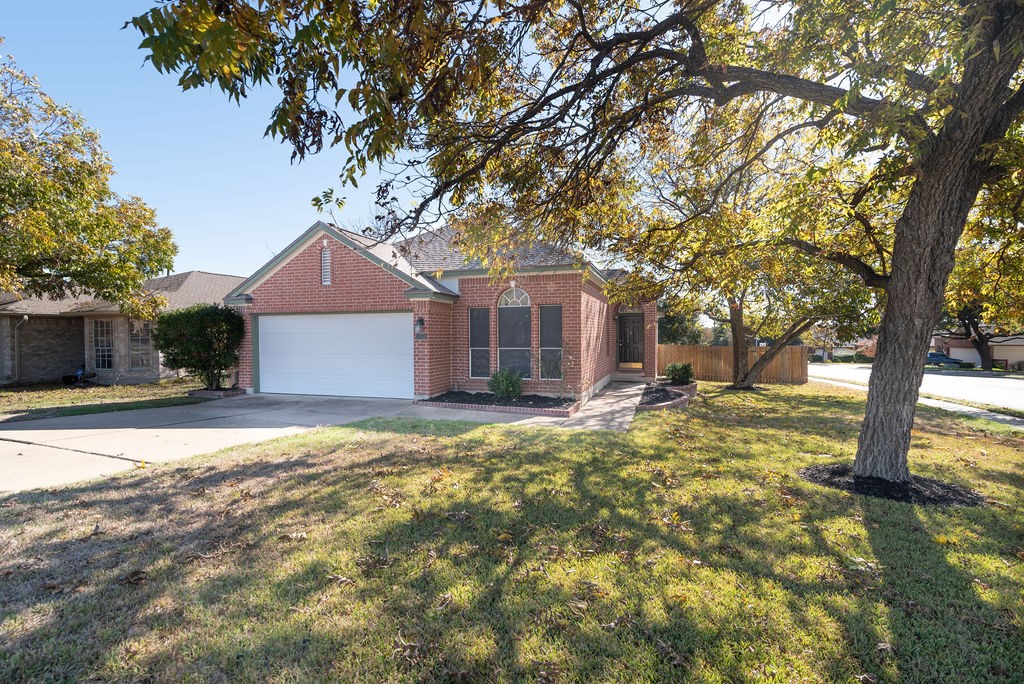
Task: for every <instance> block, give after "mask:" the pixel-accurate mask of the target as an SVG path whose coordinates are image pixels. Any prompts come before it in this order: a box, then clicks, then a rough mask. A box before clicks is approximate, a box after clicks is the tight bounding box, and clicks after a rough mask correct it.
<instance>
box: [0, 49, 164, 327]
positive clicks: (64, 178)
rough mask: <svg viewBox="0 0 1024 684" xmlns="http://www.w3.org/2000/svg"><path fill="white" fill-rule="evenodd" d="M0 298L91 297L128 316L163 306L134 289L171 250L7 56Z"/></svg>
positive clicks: (0, 153) (0, 113)
mask: <svg viewBox="0 0 1024 684" xmlns="http://www.w3.org/2000/svg"><path fill="white" fill-rule="evenodd" d="M0 90H2V93H3V94H2V97H0V291H5V292H20V293H25V294H28V295H50V296H53V297H62V296H65V295H73V294H78V293H83V292H85V293H91V294H93V295H95V296H97V297H100V298H102V299H105V300H107V301H110V302H114V303H117V304H119V305H120V306H121V308H122V309H123V310H124V311H125V312H126V313H129V314H131V315H135V316H140V317H146V318H148V317H151V316H152V315H154V314H155V312H156V310H157V308H158V307H159V305H160V304H162V301H161V300H159V299H157V298H154V297H153V296H151V295H149V294H148V293H146V292H143V291H142V282H143V281H144V280H146V279H147V278H152V277H154V276H157V275H159V274H160V272H161V271H164V270H166V269H169V268H171V266H172V265H173V259H174V255H175V253H176V252H177V248H176V247H175V245H174V242H173V240H172V238H171V232H170V231H169V230H168V229H167V228H161V227H159V226H158V225H157V222H156V216H155V214H154V212H153V210H152V209H151V208H149V207H148V206H146V205H145V204H144V203H143V202H142V200H140V199H139V198H137V197H130V198H121V197H118V196H117V195H116V194H114V192H113V191H111V189H110V185H109V181H110V177H111V175H112V174H113V169H112V167H111V165H110V161H109V159H108V158H107V156H106V155H105V154H104V152H103V150H102V148H101V147H100V143H99V134H98V133H96V131H94V130H92V129H90V128H88V127H87V126H86V124H85V121H84V120H83V119H82V117H81V116H80V115H79V114H76V113H75V112H73V111H71V110H70V109H69V108H67V107H65V106H62V105H58V104H57V103H56V102H54V101H53V100H52V99H51V98H50V97H48V96H47V95H46V94H45V93H44V92H43V91H42V90H41V89H40V88H39V84H38V83H37V82H36V81H35V80H34V79H32V78H30V77H28V76H27V75H25V74H24V73H23V72H22V71H20V70H19V69H18V67H17V65H16V64H15V63H14V61H13V60H12V59H11V58H10V57H7V58H4V59H2V60H0Z"/></svg>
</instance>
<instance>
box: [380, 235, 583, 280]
mask: <svg viewBox="0 0 1024 684" xmlns="http://www.w3.org/2000/svg"><path fill="white" fill-rule="evenodd" d="M454 240H455V231H453V230H452V229H451V228H449V227H447V226H445V227H443V228H440V229H437V230H426V231H423V232H422V233H420V234H419V235H414V236H413V237H410V238H406V239H405V240H401V241H399V242H396V243H395V247H396V248H397V249H398V251H399V252H400V253H401V254H403V255H404V256H405V257H406V258H407V259H408V260H409V262H410V263H412V265H413V266H414V267H415V268H416V270H418V271H419V272H421V273H436V272H438V271H442V272H457V271H481V270H485V268H486V267H485V266H483V264H481V263H480V261H479V260H477V259H470V258H469V257H468V256H466V255H465V254H463V253H462V252H460V251H459V250H458V248H456V247H455V246H454V245H453V244H452V243H453V242H454ZM508 256H509V257H510V258H511V259H512V260H513V261H514V262H515V264H516V268H517V269H518V270H528V269H534V268H551V267H565V268H573V267H576V266H578V265H579V260H578V259H577V258H576V256H575V255H574V254H572V253H571V252H569V251H568V250H565V249H562V248H561V247H558V246H555V245H548V244H543V243H535V244H534V245H532V246H530V247H522V248H519V249H516V250H513V251H512V252H510V253H509V254H508Z"/></svg>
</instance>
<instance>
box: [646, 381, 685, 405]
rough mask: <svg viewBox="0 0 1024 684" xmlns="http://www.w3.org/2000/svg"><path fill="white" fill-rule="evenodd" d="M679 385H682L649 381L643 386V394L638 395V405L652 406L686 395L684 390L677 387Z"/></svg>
mask: <svg viewBox="0 0 1024 684" xmlns="http://www.w3.org/2000/svg"><path fill="white" fill-rule="evenodd" d="M679 387H682V385H673V384H671V383H668V382H649V383H647V386H646V387H644V393H643V396H641V397H640V405H641V406H653V405H656V404H665V403H668V402H670V401H675V400H676V399H679V398H680V397H685V396H687V394H686V392H684V391H683V390H681V389H679Z"/></svg>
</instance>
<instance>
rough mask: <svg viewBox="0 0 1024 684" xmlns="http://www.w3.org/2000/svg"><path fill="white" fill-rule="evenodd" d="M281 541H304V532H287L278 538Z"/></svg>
mask: <svg viewBox="0 0 1024 684" xmlns="http://www.w3.org/2000/svg"><path fill="white" fill-rule="evenodd" d="M278 539H280V540H281V541H305V539H306V533H305V532H288V533H286V534H282V535H280V536H279V537H278Z"/></svg>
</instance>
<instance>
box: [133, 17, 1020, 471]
mask: <svg viewBox="0 0 1024 684" xmlns="http://www.w3.org/2000/svg"><path fill="white" fill-rule="evenodd" d="M133 23H134V25H135V26H136V27H137V28H138V29H139V30H140V31H141V32H142V33H143V34H144V40H143V47H144V48H145V49H147V50H148V51H149V56H150V57H151V59H152V61H153V64H154V65H155V66H156V67H157V68H158V69H161V70H165V71H175V72H178V73H180V75H181V84H182V85H183V87H186V88H191V87H198V86H201V85H205V84H210V83H214V84H216V85H217V86H219V87H220V88H222V89H224V90H225V91H226V92H227V93H228V94H229V95H230V96H232V97H236V98H239V97H241V96H244V95H245V94H246V93H247V92H248V90H249V89H250V88H252V87H253V86H254V85H257V84H261V83H269V82H274V83H276V85H277V86H278V87H279V88H280V90H281V94H282V100H281V103H280V104H279V106H278V107H277V108H276V109H275V111H274V113H273V116H272V119H271V123H270V125H269V127H268V132H269V133H271V134H273V135H276V136H280V137H281V138H283V139H285V140H287V141H289V142H290V143H291V144H292V146H293V147H294V150H295V154H296V155H297V156H298V157H299V158H301V157H302V156H304V155H306V154H309V153H314V152H317V151H319V150H320V149H322V148H323V147H324V146H325V145H326V146H330V145H344V146H345V148H346V149H347V150H348V152H349V155H350V156H349V159H348V161H347V163H346V164H345V166H344V168H343V170H342V180H343V182H354V181H355V180H356V178H357V176H358V175H359V174H360V173H361V172H362V171H364V170H365V169H366V168H367V167H369V166H373V165H382V164H383V165H388V166H390V167H391V171H392V174H393V175H392V176H391V178H392V179H393V180H392V181H390V182H385V183H384V184H382V186H381V187H380V188H379V190H378V199H379V203H380V205H381V207H382V212H381V213H382V215H383V216H384V217H385V218H386V219H387V220H386V221H385V222H384V225H386V226H388V231H389V232H390V231H394V230H399V229H402V228H403V227H408V226H410V225H416V224H417V223H422V222H423V221H424V219H427V220H429V219H430V218H431V217H432V216H433V215H436V214H445V213H447V212H448V211H452V210H454V211H456V212H464V213H466V214H469V215H471V216H474V217H482V218H483V219H484V220H476V221H472V222H468V223H466V224H465V225H466V226H467V227H468V228H467V230H466V231H465V233H466V235H465V236H464V237H465V238H466V241H467V243H468V244H470V245H474V246H475V249H476V250H477V251H479V252H480V253H482V254H486V253H488V252H491V253H495V255H496V256H497V255H498V254H500V253H501V252H502V251H504V250H507V248H508V247H510V246H515V245H516V244H517V243H520V242H525V241H530V240H532V239H534V238H536V237H541V238H544V239H546V240H548V241H552V242H561V243H563V244H572V245H574V246H582V247H596V246H600V245H602V244H603V243H604V242H606V241H608V240H611V239H612V236H615V235H617V234H619V233H620V232H622V231H624V230H627V229H628V228H629V226H630V225H631V224H632V223H633V222H634V221H635V217H636V216H637V212H638V208H639V209H641V210H642V209H643V208H644V207H643V206H642V204H643V202H644V201H645V200H644V199H643V198H642V196H641V197H640V198H638V197H637V191H638V189H641V190H642V189H643V188H642V184H643V179H642V178H639V177H638V175H637V171H636V170H637V169H638V168H640V169H641V174H642V173H644V171H643V169H644V168H645V167H646V166H649V165H651V164H652V163H656V160H657V158H658V157H659V156H660V155H661V154H662V152H663V150H664V149H665V147H666V144H668V143H678V142H679V141H682V142H683V143H685V144H686V147H685V150H684V155H685V156H687V157H689V158H690V159H691V160H692V163H691V164H690V165H689V166H690V167H692V168H694V169H698V168H699V166H700V162H702V161H703V162H705V163H711V162H714V161H715V160H718V159H725V160H727V161H728V162H729V163H730V164H731V165H732V167H733V168H735V169H739V170H742V169H744V168H747V167H750V166H752V165H757V164H759V163H761V159H762V157H763V155H764V154H765V151H766V150H772V149H776V148H777V147H779V146H786V147H788V149H789V150H791V151H792V153H793V157H794V159H797V160H799V161H800V162H801V163H802V164H803V166H804V170H803V173H802V174H801V175H799V176H796V175H793V173H792V170H791V168H790V167H789V166H788V165H787V167H786V169H785V172H784V173H782V174H780V176H779V184H778V185H777V193H776V194H775V198H776V201H775V202H774V207H773V208H772V209H771V210H770V211H771V213H773V214H776V215H778V216H779V217H782V218H785V219H786V220H785V221H784V222H783V223H782V224H781V225H780V226H777V228H779V227H786V228H787V229H789V228H791V229H792V230H793V231H796V234H792V235H788V236H784V237H785V238H786V239H787V240H788V243H787V244H789V245H790V246H792V247H793V248H794V249H799V250H801V251H803V252H804V253H806V254H808V255H809V256H813V257H815V258H818V259H822V260H825V261H828V262H831V263H834V264H837V265H839V266H842V267H843V268H845V269H848V270H849V271H851V272H852V273H854V274H856V275H857V277H859V278H860V279H861V280H862V282H864V283H865V284H866V285H868V286H870V287H874V288H878V289H883V290H884V291H885V295H884V305H885V310H884V313H883V316H882V321H881V325H880V327H879V354H878V357H877V360H876V363H875V367H874V372H873V374H872V379H871V388H870V390H869V395H868V404H867V409H866V413H865V421H864V427H863V430H862V432H861V437H860V445H859V449H858V454H857V458H856V461H855V464H854V469H855V472H856V474H858V475H871V476H877V477H883V478H886V479H890V480H897V481H906V480H908V479H909V477H910V472H909V468H908V466H907V458H906V457H907V452H908V450H909V444H910V435H911V427H912V424H913V416H914V407H915V405H916V400H917V393H918V391H917V388H918V386H919V385H920V379H921V375H922V373H923V369H922V367H921V362H920V360H921V358H923V357H924V352H925V351H926V349H927V347H928V344H929V339H930V336H931V333H932V331H933V329H934V326H935V324H936V322H937V320H938V317H939V315H940V312H941V309H942V306H943V298H944V292H945V288H946V282H947V279H948V277H949V273H950V271H951V269H952V267H953V263H954V250H955V248H956V245H957V242H958V240H959V238H960V235H961V233H962V232H963V229H964V226H965V224H966V222H967V219H968V217H969V215H970V214H971V213H972V211H974V210H975V209H976V208H981V207H984V206H986V202H985V198H986V197H988V196H992V197H994V198H995V197H998V196H999V193H998V192H996V191H995V189H996V188H998V187H1000V186H1003V187H1004V188H1008V194H1009V195H1012V186H1014V185H1017V186H1019V182H1017V178H1016V177H1015V176H1014V174H1013V173H1012V172H1010V171H1009V170H1012V169H1018V168H1020V167H1021V166H1022V165H1024V164H1022V163H1021V162H1022V159H1021V157H1022V155H1021V152H1022V150H1024V144H1021V142H1020V141H1021V139H1022V136H1021V123H1022V120H1021V115H1022V113H1024V89H1022V88H1021V63H1022V59H1024V6H1019V5H1018V3H1017V2H1016V0H978V1H975V2H940V3H934V2H928V3H925V2H921V1H920V0H886V1H885V2H875V1H873V0H872V1H869V0H859V1H856V0H855V1H853V2H850V1H847V0H792V1H791V2H783V3H780V2H775V1H772V0H766V1H764V2H757V1H755V2H741V1H738V0H672V1H669V0H665V1H660V0H649V1H647V2H633V1H632V0H630V1H628V2H627V1H615V0H612V1H604V0H602V1H598V0H550V1H545V0H538V1H536V2H530V3H524V4H517V3H512V2H507V1H505V0H496V1H494V2H489V1H488V0H461V1H460V0H456V1H454V2H431V1H427V0H417V1H413V2H407V1H405V0H403V1H401V2H398V1H397V0H396V1H390V0H385V1H380V0H352V1H351V2H347V3H344V4H337V5H331V6H330V7H325V6H321V5H319V4H316V3H313V4H310V3H306V2H300V1H299V0H266V2H262V3H259V4H258V5H256V6H252V5H250V4H248V3H244V2H238V1H234V0H218V1H217V2H211V1H210V0H177V1H176V2H169V3H166V4H161V5H160V6H158V7H156V8H154V9H152V10H150V11H149V12H147V13H146V14H144V15H142V16H140V17H137V18H135V19H134V20H133ZM721 128H724V129H725V130H728V131H729V132H730V134H731V137H730V138H729V139H727V140H725V141H717V140H716V139H715V138H714V135H713V133H714V131H716V130H718V129H721ZM677 146H678V145H677ZM389 160H397V161H394V162H391V161H389ZM723 179H724V180H728V179H729V176H728V175H726V176H724V177H723ZM706 187H707V189H708V197H707V200H708V201H707V206H711V207H715V209H713V211H714V212H717V211H719V208H720V207H721V206H722V202H721V197H722V195H723V194H725V195H728V193H729V192H731V191H732V190H733V184H732V182H731V181H729V182H726V183H725V184H724V185H722V186H721V187H718V186H717V185H716V184H707V186H706ZM408 188H411V189H412V191H413V192H414V193H415V194H416V195H417V196H418V197H419V198H420V200H421V201H420V202H419V203H418V204H416V205H415V206H414V207H413V209H412V210H411V211H407V210H406V209H405V208H404V207H403V206H402V205H399V204H398V203H397V202H396V201H395V194H396V191H397V190H399V189H401V190H402V191H405V190H406V189H408ZM837 193H838V194H839V195H841V198H842V200H843V201H842V202H838V203H835V204H833V205H832V206H829V207H822V205H821V204H820V200H819V199H816V198H820V197H822V196H832V195H835V194H837ZM979 198H980V199H981V201H979ZM330 199H331V196H330V195H329V194H327V195H325V196H324V197H323V198H321V202H326V201H329V200H330ZM811 202H814V203H813V204H812V203H811ZM698 206H705V204H704V203H702V204H701V205H698ZM865 207H867V208H868V209H869V210H868V211H867V212H864V211H858V210H861V209H864V208H865ZM858 213H860V214H863V215H864V217H866V218H867V219H868V220H867V221H863V220H862V217H861V216H858ZM828 216H833V217H835V218H836V219H839V220H838V221H837V222H836V223H834V224H833V223H832V222H830V221H826V220H824V219H825V217H828ZM857 225H860V228H857V227H856V226H857ZM686 228H687V224H686V223H683V224H681V225H680V230H685V229H686Z"/></svg>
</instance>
